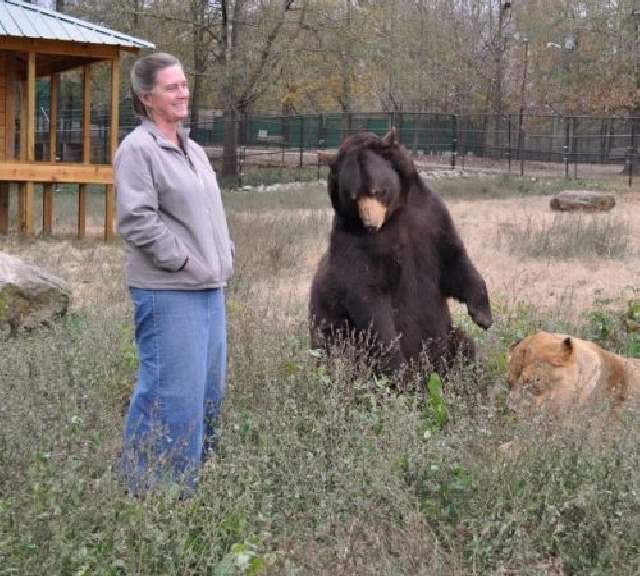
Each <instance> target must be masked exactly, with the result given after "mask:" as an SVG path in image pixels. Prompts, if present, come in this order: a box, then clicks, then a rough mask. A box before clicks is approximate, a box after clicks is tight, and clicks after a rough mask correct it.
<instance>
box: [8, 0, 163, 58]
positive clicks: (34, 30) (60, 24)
mask: <svg viewBox="0 0 640 576" xmlns="http://www.w3.org/2000/svg"><path fill="white" fill-rule="evenodd" d="M0 36H17V37H21V38H41V39H44V40H63V41H66V42H80V43H83V44H87V43H88V44H103V45H104V44H110V45H112V46H123V47H128V48H155V46H154V45H153V44H151V42H147V41H146V40H141V39H140V38H134V37H133V36H128V35H127V34H122V33H121V32H116V31H115V30H110V29H109V28H104V27H102V26H97V25H96V24H92V23H91V22H87V21H86V20H80V19H79V18H73V17H72V16H67V15H66V14H61V13H60V12H55V11H54V10H47V9H46V8H41V7H40V6H37V5H36V4H28V3H26V2H21V1H20V0H0Z"/></svg>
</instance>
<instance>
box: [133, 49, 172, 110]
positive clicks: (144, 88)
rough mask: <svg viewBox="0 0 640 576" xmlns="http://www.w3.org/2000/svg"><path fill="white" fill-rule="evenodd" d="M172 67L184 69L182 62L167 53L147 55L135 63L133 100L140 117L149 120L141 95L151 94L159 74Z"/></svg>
mask: <svg viewBox="0 0 640 576" xmlns="http://www.w3.org/2000/svg"><path fill="white" fill-rule="evenodd" d="M171 66H179V67H180V68H182V64H181V63H180V60H178V59H177V58H176V57H175V56H172V55H171V54H167V53H166V52H154V53H153V54H147V55H146V56H143V57H142V58H138V59H137V60H136V61H135V62H134V64H133V66H132V68H131V75H130V79H131V98H132V99H133V109H134V110H135V113H136V114H137V115H138V116H141V117H142V118H149V113H148V112H147V109H146V107H145V105H144V104H143V103H142V100H140V94H147V93H149V92H151V91H152V90H153V88H154V86H155V85H156V80H157V78H158V72H159V71H160V70H163V69H164V68H170V67H171Z"/></svg>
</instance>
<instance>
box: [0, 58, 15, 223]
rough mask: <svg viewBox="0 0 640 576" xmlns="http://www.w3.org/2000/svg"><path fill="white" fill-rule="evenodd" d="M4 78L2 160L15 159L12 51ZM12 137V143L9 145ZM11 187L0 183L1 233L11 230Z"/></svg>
mask: <svg viewBox="0 0 640 576" xmlns="http://www.w3.org/2000/svg"><path fill="white" fill-rule="evenodd" d="M3 66H4V69H3V75H2V76H3V79H4V94H5V97H4V107H3V109H2V113H3V115H4V122H3V125H2V128H3V134H2V138H3V141H2V142H1V143H0V148H2V152H3V154H2V160H9V159H13V155H14V145H13V137H14V135H15V131H14V127H15V117H16V116H15V115H16V111H15V100H16V96H15V91H16V84H15V58H14V56H13V53H12V52H7V53H6V56H5V57H4V61H3ZM10 138H11V145H9V142H10ZM9 194H10V189H9V183H8V182H2V183H0V234H7V233H8V232H9V198H10V195H9Z"/></svg>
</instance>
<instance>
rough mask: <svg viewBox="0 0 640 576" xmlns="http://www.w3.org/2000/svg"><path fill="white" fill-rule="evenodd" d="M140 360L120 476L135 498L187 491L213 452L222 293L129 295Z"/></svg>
mask: <svg viewBox="0 0 640 576" xmlns="http://www.w3.org/2000/svg"><path fill="white" fill-rule="evenodd" d="M130 293H131V298H132V300H133V304H134V314H135V339H136V346H137V350H138V357H139V370H138V380H137V383H136V386H135V389H134V391H133V394H132V396H131V401H130V404H129V413H128V415H127V419H126V423H125V430H124V450H123V469H124V473H125V475H126V476H127V480H128V483H129V487H130V488H131V489H132V490H133V491H139V490H141V489H144V488H145V487H149V486H151V485H153V484H155V483H157V482H158V481H160V480H168V481H172V482H173V481H184V482H186V484H187V485H191V486H193V485H194V484H195V482H196V481H197V475H198V469H199V467H200V464H201V462H202V461H203V460H204V458H205V457H206V455H207V452H208V451H209V450H210V449H213V447H214V445H215V425H216V421H217V418H218V414H219V412H220V408H221V405H222V399H223V396H224V390H225V371H226V352H227V350H226V320H225V310H224V293H223V290H222V288H215V289H209V290H195V291H188V290H147V289H142V288H130Z"/></svg>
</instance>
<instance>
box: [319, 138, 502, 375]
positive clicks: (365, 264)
mask: <svg viewBox="0 0 640 576" xmlns="http://www.w3.org/2000/svg"><path fill="white" fill-rule="evenodd" d="M328 164H329V166H330V172H329V176H328V190H329V196H330V198H331V204H332V205H333V208H334V210H335V216H334V221H333V228H332V231H331V236H330V242H329V248H328V250H327V252H326V254H325V255H324V256H323V257H322V259H321V261H320V264H319V266H318V270H317V271H316V274H315V277H314V279H313V284H312V287H311V300H310V305H309V315H310V327H311V337H312V342H313V345H314V346H316V347H323V346H324V347H330V346H331V342H332V341H333V339H334V338H335V337H336V336H337V335H338V334H343V335H344V334H345V333H352V332H354V331H355V332H360V333H364V332H367V331H371V332H372V333H373V334H374V335H375V338H376V341H377V344H378V345H379V346H380V347H383V348H385V349H386V350H387V354H388V356H387V360H386V364H385V365H384V367H383V368H384V370H385V371H386V372H387V373H393V372H395V371H396V370H397V369H398V368H400V367H401V366H402V364H404V363H405V362H407V361H409V360H415V359H417V358H418V356H419V355H420V353H421V352H422V351H423V349H424V350H425V351H426V353H427V356H428V358H429V360H430V362H431V363H432V365H433V367H434V369H435V370H437V371H439V372H444V371H446V369H447V367H448V366H449V365H450V362H451V361H452V360H453V358H454V357H455V356H456V355H458V354H463V355H464V356H466V357H472V356H473V349H474V348H473V344H472V342H471V340H470V339H469V338H468V337H467V336H466V335H465V334H464V333H463V332H462V330H460V329H457V328H454V327H453V326H452V323H451V315H450V312H449V307H448V304H447V298H448V297H453V298H455V299H457V300H459V301H460V302H463V303H465V304H466V305H467V310H468V311H469V314H470V315H471V318H472V319H473V321H474V322H475V323H476V324H478V325H479V326H481V327H482V328H485V329H486V328H488V327H489V326H491V307H490V305H489V297H488V295H487V288H486V285H485V282H484V280H483V278H482V276H480V274H479V273H478V271H477V270H476V268H475V267H474V266H473V264H472V263H471V260H470V259H469V256H468V255H467V252H466V250H465V247H464V245H463V243H462V240H461V239H460V237H459V236H458V233H457V232H456V229H455V227H454V225H453V222H452V220H451V216H450V215H449V211H448V210H447V208H446V206H445V205H444V203H443V202H442V200H440V198H438V197H437V196H436V195H435V194H434V193H433V192H432V191H431V190H429V188H428V187H427V186H426V185H425V184H424V183H423V181H422V179H421V178H420V176H419V175H418V172H417V170H416V168H415V166H414V164H413V161H412V159H411V157H410V156H409V154H408V153H407V152H406V151H405V150H404V148H403V147H402V146H400V145H399V144H398V142H397V141H396V135H395V130H393V129H392V130H391V131H390V132H389V133H388V134H387V135H386V136H385V137H384V138H380V137H379V136H376V135H374V134H370V133H361V134H355V135H353V136H350V137H348V138H347V139H346V140H345V141H344V142H343V144H342V145H341V146H340V149H339V150H338V154H337V156H336V157H335V158H334V159H332V160H331V161H329V162H328ZM368 341H369V340H368Z"/></svg>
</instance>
